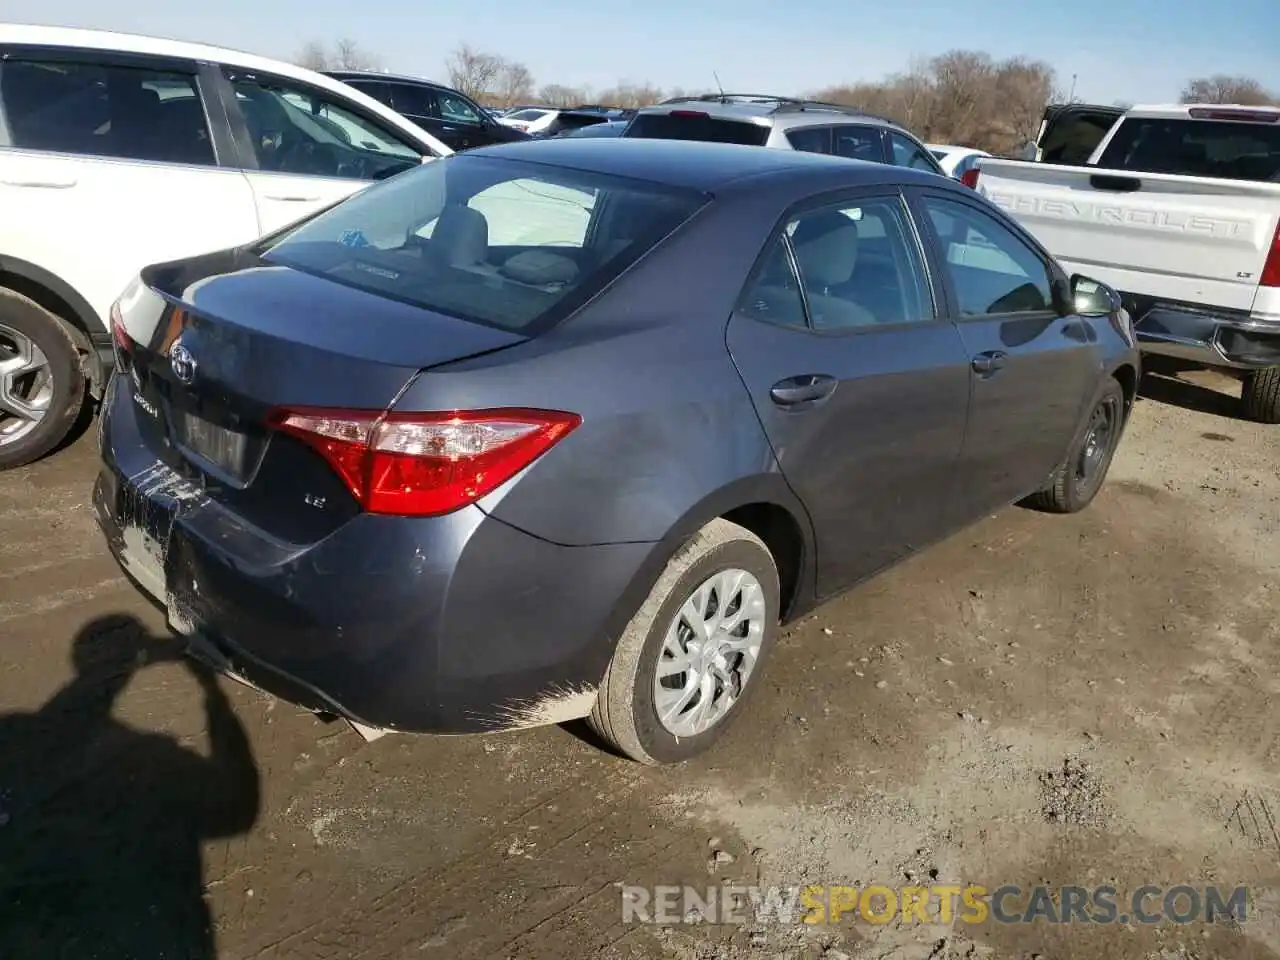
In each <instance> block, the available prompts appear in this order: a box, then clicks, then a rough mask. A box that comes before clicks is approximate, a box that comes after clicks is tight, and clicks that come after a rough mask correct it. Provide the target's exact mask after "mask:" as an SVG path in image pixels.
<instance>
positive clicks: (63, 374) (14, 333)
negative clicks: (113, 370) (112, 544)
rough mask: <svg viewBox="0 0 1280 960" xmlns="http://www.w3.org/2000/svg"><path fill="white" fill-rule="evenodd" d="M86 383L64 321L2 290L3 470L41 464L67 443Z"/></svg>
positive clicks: (0, 396)
mask: <svg viewBox="0 0 1280 960" xmlns="http://www.w3.org/2000/svg"><path fill="white" fill-rule="evenodd" d="M87 392H88V382H87V380H86V379H85V376H84V373H83V372H82V371H81V369H80V354H79V352H78V351H77V350H76V345H75V341H74V340H73V339H72V335H71V332H70V331H69V330H68V329H67V328H66V327H65V326H64V325H63V323H62V321H61V320H59V319H58V318H57V317H55V316H54V315H53V314H52V313H50V312H49V311H48V310H45V309H44V308H43V307H41V306H40V305H39V304H38V303H36V302H35V301H34V300H30V299H28V298H27V297H24V296H22V294H20V293H15V292H14V291H12V290H5V289H0V470H9V469H12V468H13V467H20V466H22V465H23V464H25V463H30V462H31V461H32V460H37V459H39V458H40V457H42V456H44V455H45V454H46V453H48V452H49V451H50V450H53V449H54V448H55V447H56V446H57V445H58V444H60V443H61V442H62V441H63V440H64V439H66V437H67V434H68V433H70V432H71V428H72V427H73V426H74V424H75V422H76V419H77V418H78V417H79V415H80V412H81V410H83V409H84V403H85V394H86V393H87Z"/></svg>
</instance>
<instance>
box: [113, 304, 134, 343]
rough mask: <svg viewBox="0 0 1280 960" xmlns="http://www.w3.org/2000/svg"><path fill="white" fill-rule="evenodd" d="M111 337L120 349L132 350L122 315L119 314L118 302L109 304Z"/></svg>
mask: <svg viewBox="0 0 1280 960" xmlns="http://www.w3.org/2000/svg"><path fill="white" fill-rule="evenodd" d="M111 339H112V340H114V341H115V342H116V346H117V347H119V348H120V349H121V350H132V349H133V341H132V340H130V339H129V334H128V332H127V331H126V330H125V328H124V317H123V316H121V314H120V304H119V302H116V303H113V304H111Z"/></svg>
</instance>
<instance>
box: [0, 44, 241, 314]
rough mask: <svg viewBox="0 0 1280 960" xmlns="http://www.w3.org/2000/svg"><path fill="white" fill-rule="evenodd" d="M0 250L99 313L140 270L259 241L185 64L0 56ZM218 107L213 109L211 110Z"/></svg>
mask: <svg viewBox="0 0 1280 960" xmlns="http://www.w3.org/2000/svg"><path fill="white" fill-rule="evenodd" d="M0 54H3V58H4V59H3V63H2V65H0V97H2V100H0V105H2V106H3V109H2V110H0V252H3V253H6V254H10V255H12V256H16V257H21V258H22V259H24V260H26V261H28V262H30V263H33V264H35V265H36V266H39V267H41V268H43V269H44V270H47V271H48V272H50V273H52V274H54V275H55V276H57V277H60V278H62V279H63V280H64V281H65V282H66V283H68V284H70V285H71V286H72V287H73V288H74V289H75V290H76V291H77V292H78V293H79V294H80V295H81V296H82V297H84V299H85V300H87V301H88V303H89V304H90V305H91V306H92V307H93V308H94V310H95V311H96V312H97V314H98V316H99V317H100V318H101V320H102V322H103V326H104V329H105V326H106V323H107V320H106V318H107V311H108V309H109V307H110V305H111V303H112V301H114V300H115V299H116V297H117V296H119V294H120V292H121V291H122V290H123V289H124V287H125V285H126V284H127V283H128V282H129V280H130V279H131V278H132V277H133V275H134V274H136V273H137V272H138V270H139V269H141V268H142V267H143V266H145V265H146V264H148V263H154V262H158V261H164V260H172V259H176V258H178V257H185V256H190V255H194V254H199V253H205V252H208V251H212V250H217V249H220V248H222V247H229V246H234V245H236V244H240V243H245V242H247V241H249V240H252V239H253V238H254V237H255V236H257V233H258V229H257V218H256V216H255V213H254V205H253V195H252V192H251V190H250V188H249V184H248V182H247V181H246V179H245V178H244V176H243V175H242V174H241V173H240V171H239V170H237V169H236V168H235V165H234V163H231V164H228V156H227V154H228V153H229V152H230V151H229V147H228V135H227V131H226V129H225V127H223V126H219V125H217V124H211V123H210V120H209V117H210V115H212V116H215V117H216V116H217V113H216V112H214V111H206V102H207V96H206V95H207V92H208V91H207V90H206V83H205V79H204V78H203V77H202V76H201V75H200V73H199V70H198V68H197V65H196V64H194V63H192V62H190V61H186V60H179V59H167V58H157V57H147V56H136V55H116V54H112V53H110V52H108V51H97V50H70V49H66V50H64V49H58V48H48V47H27V48H23V47H5V48H0ZM212 102H213V103H215V104H216V103H217V102H218V101H217V99H216V97H215V98H214V99H213V100H212Z"/></svg>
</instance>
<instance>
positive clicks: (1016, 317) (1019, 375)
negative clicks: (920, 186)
mask: <svg viewBox="0 0 1280 960" xmlns="http://www.w3.org/2000/svg"><path fill="white" fill-rule="evenodd" d="M912 194H913V201H914V203H915V204H916V206H917V209H918V210H919V211H920V215H919V217H918V219H919V220H920V221H921V222H922V223H924V224H925V225H926V230H927V232H928V233H929V235H930V238H931V244H932V255H933V259H934V262H935V263H936V264H937V272H938V274H940V275H941V276H943V277H945V278H946V281H947V286H948V310H949V312H950V314H951V316H952V317H953V318H954V319H955V320H956V322H957V325H958V327H959V330H960V336H961V337H962V339H963V342H964V347H965V350H966V352H967V354H968V358H969V365H970V383H971V392H972V395H971V400H970V413H969V426H968V431H967V433H966V439H965V446H964V456H963V459H962V463H961V467H960V482H961V495H960V497H959V499H958V500H957V509H958V510H959V511H960V512H961V513H960V516H959V517H958V518H957V519H958V521H959V522H961V523H964V522H968V521H969V520H972V519H975V518H977V517H979V516H981V515H982V514H984V513H986V512H987V511H989V510H992V509H995V508H997V507H1002V506H1005V505H1007V504H1009V503H1011V502H1013V501H1015V500H1018V499H1020V498H1022V497H1024V496H1026V495H1027V494H1029V493H1032V492H1034V491H1035V490H1037V489H1039V487H1040V486H1041V485H1042V483H1043V482H1044V481H1045V480H1046V479H1047V478H1048V476H1049V475H1050V474H1051V473H1052V472H1053V470H1054V469H1055V468H1056V467H1057V466H1058V464H1059V463H1060V462H1061V460H1062V458H1063V456H1064V455H1065V454H1066V451H1067V447H1068V445H1069V444H1070V442H1071V439H1072V438H1073V436H1074V435H1075V432H1076V429H1077V428H1078V426H1079V423H1080V418H1081V416H1082V413H1083V409H1084V405H1085V404H1086V403H1087V402H1088V401H1089V400H1090V399H1091V397H1092V394H1093V391H1094V389H1095V387H1096V385H1097V383H1098V379H1099V376H1100V374H1101V365H1102V355H1101V349H1100V346H1099V337H1098V335H1097V332H1096V331H1095V330H1094V329H1093V327H1092V325H1091V323H1090V321H1088V320H1087V319H1084V318H1080V317H1074V316H1063V315H1062V314H1061V313H1060V311H1059V308H1058V305H1059V304H1061V303H1063V302H1064V301H1065V299H1066V298H1065V295H1064V290H1063V288H1064V286H1065V277H1063V276H1062V274H1061V273H1060V272H1059V271H1058V270H1056V269H1055V268H1054V267H1053V265H1052V264H1051V263H1050V262H1049V260H1048V259H1047V258H1046V257H1045V256H1044V255H1043V254H1042V253H1041V251H1040V250H1039V249H1038V248H1036V247H1035V246H1034V245H1033V244H1032V243H1030V242H1029V241H1028V240H1027V239H1026V238H1024V237H1023V236H1022V235H1020V233H1019V232H1018V231H1017V230H1016V229H1015V228H1014V227H1013V226H1012V225H1011V224H1009V223H1006V222H1005V221H1004V220H1003V219H1002V218H1000V217H999V216H998V215H997V214H996V213H994V212H993V211H991V210H989V209H985V206H986V205H985V204H982V203H981V201H978V200H972V201H971V200H969V199H968V198H966V197H963V196H958V195H956V194H955V193H954V192H950V191H949V192H947V193H945V194H944V193H940V192H938V193H935V192H932V191H929V190H913V191H912Z"/></svg>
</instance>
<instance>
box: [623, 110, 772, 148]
mask: <svg viewBox="0 0 1280 960" xmlns="http://www.w3.org/2000/svg"><path fill="white" fill-rule="evenodd" d="M624 136H627V137H645V138H647V139H650V140H700V141H703V142H707V143H737V144H741V145H743V146H748V147H763V146H764V145H765V144H766V143H767V142H768V140H769V128H768V127H766V126H762V125H761V124H758V123H748V122H744V121H742V120H725V119H722V118H720V117H712V116H710V115H708V114H705V113H698V112H697V111H688V112H674V113H641V114H637V115H636V118H635V119H634V120H632V121H631V125H630V126H629V127H627V130H626V133H625V134H624Z"/></svg>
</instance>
